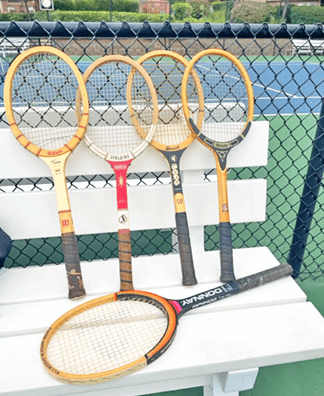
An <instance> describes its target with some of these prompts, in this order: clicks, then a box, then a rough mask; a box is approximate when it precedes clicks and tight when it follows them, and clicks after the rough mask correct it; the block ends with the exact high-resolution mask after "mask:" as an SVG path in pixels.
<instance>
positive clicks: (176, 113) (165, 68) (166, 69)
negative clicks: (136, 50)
mask: <svg viewBox="0 0 324 396" xmlns="http://www.w3.org/2000/svg"><path fill="white" fill-rule="evenodd" d="M142 66H143V67H144V68H145V70H146V71H147V72H148V73H149V75H150V77H151V79H152V81H153V84H154V87H155V89H156V92H157V96H158V106H159V118H158V125H157V128H156V132H155V134H154V141H156V142H158V143H161V144H164V145H167V146H171V145H178V144H181V143H182V142H183V141H185V140H186V139H187V138H188V137H189V136H190V134H191V131H190V129H189V128H188V126H187V123H186V120H185V118H184V114H183V109H182V100H181V82H182V78H183V74H184V71H185V68H186V66H185V65H184V64H183V63H181V62H180V61H178V60H176V59H174V58H172V57H171V56H170V57H169V56H154V57H152V58H150V59H148V60H147V61H145V62H143V64H142ZM189 85H190V100H191V99H192V97H193V96H195V95H196V96H197V95H198V94H197V92H196V91H197V89H196V84H195V82H194V80H193V79H192V78H191V79H190V80H189ZM198 107H199V106H198V105H197V102H196V101H194V100H192V105H191V112H192V117H193V118H194V119H195V120H197V118H198V110H199V109H198Z"/></svg>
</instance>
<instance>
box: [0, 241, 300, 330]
mask: <svg viewBox="0 0 324 396" xmlns="http://www.w3.org/2000/svg"><path fill="white" fill-rule="evenodd" d="M234 263H235V274H236V276H237V277H238V278H240V277H243V276H247V275H250V274H252V273H255V272H259V271H262V270H264V269H268V268H271V267H274V266H276V265H277V261H276V259H275V257H274V256H273V255H272V254H271V253H270V251H269V250H268V249H267V248H265V247H258V248H246V249H234ZM194 264H195V269H196V275H197V279H198V282H199V284H198V285H196V286H193V287H190V288H188V287H183V286H182V285H181V272H180V260H179V255H178V254H170V255H167V256H161V255H155V256H153V257H148V256H140V257H137V258H133V277H134V285H135V287H136V288H137V289H139V290H148V291H151V292H153V293H157V294H158V295H162V296H164V297H166V298H175V299H180V298H184V297H187V296H191V295H193V294H196V293H199V292H203V291H206V290H209V289H211V288H212V287H214V286H217V285H218V284H220V282H219V267H220V265H219V252H218V251H210V252H205V253H202V254H195V255H194ZM82 271H83V278H84V283H85V287H86V291H87V297H86V298H83V299H81V300H77V301H70V300H68V299H67V298H66V290H67V285H66V275H65V268H64V265H59V266H53V265H52V266H46V267H44V268H39V267H29V268H26V269H25V270H19V269H12V270H9V271H7V272H6V273H5V274H4V275H2V276H1V277H0V317H1V318H2V319H1V326H0V337H1V336H8V335H12V334H29V333H35V332H42V331H45V330H46V329H47V328H48V327H49V326H50V324H51V323H52V322H54V321H55V320H56V319H57V318H58V317H60V316H61V315H62V314H63V313H64V312H67V311H68V310H70V309H72V308H73V307H75V306H76V305H79V304H81V303H83V302H85V301H87V300H90V299H92V298H94V297H98V296H99V295H105V294H109V293H114V292H115V291H117V290H118V289H119V263H118V259H109V260H107V261H101V260H98V261H97V260H96V261H93V262H91V263H86V262H83V263H82ZM143 274H145V276H143ZM35 285H37V286H35ZM40 295H41V296H42V300H41V301H38V300H39V296H40ZM301 301H306V296H305V294H304V292H303V291H302V290H301V289H300V288H299V287H298V286H297V284H296V283H295V282H294V281H293V279H292V278H285V279H281V280H280V281H277V282H274V283H271V284H268V285H266V286H265V287H263V288H262V289H261V288H258V289H254V290H251V291H250V292H249V293H242V294H241V295H239V296H233V297H231V298H228V299H224V300H223V301H219V302H217V303H215V304H210V305H206V306H204V307H202V308H201V309H199V310H197V311H195V310H193V311H191V312H190V314H194V313H196V312H198V313H203V312H214V311H223V310H229V309H230V310H232V309H242V308H248V307H254V306H262V305H277V304H284V303H292V302H301Z"/></svg>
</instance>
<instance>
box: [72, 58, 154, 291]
mask: <svg viewBox="0 0 324 396" xmlns="http://www.w3.org/2000/svg"><path fill="white" fill-rule="evenodd" d="M131 73H132V79H131V81H130V79H129V76H130V74H131ZM83 78H84V81H85V83H86V87H87V90H88V95H89V102H90V117H89V124H88V128H87V131H86V134H85V136H84V141H85V142H86V144H87V145H88V147H89V148H90V149H91V150H92V151H93V152H94V153H95V154H96V155H98V156H99V157H100V158H102V159H104V160H105V161H107V162H108V163H109V164H110V165H111V167H112V168H113V170H114V172H115V176H116V191H117V210H118V248H119V264H120V290H133V289H134V287H133V279H132V247H131V235H130V229H129V215H128V199H127V184H126V179H127V170H128V167H129V165H130V164H131V162H132V161H133V159H134V158H136V157H137V156H139V155H140V154H141V153H142V152H143V151H144V150H145V149H146V148H147V147H148V145H149V142H150V141H151V139H152V137H153V134H154V132H155V129H156V124H157V119H158V106H157V97H156V92H155V89H154V87H153V84H152V81H151V79H150V77H149V75H148V74H147V73H146V71H145V70H144V69H143V68H142V67H141V66H140V65H138V64H137V63H136V62H135V61H133V60H132V59H131V58H128V57H126V56H119V55H109V56H105V57H103V58H100V59H98V60H97V61H95V62H94V63H92V64H91V65H90V66H89V67H88V68H87V70H86V71H85V73H84V76H83ZM80 105H81V101H80V98H79V97H78V100H77V113H78V114H79V115H81V110H80V109H81V107H80ZM134 125H136V128H135V127H134Z"/></svg>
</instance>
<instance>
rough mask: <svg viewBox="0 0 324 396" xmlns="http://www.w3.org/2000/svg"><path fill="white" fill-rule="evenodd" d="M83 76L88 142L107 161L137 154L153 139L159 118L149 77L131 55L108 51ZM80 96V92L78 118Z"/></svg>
mask: <svg viewBox="0 0 324 396" xmlns="http://www.w3.org/2000/svg"><path fill="white" fill-rule="evenodd" d="M130 74H131V75H132V81H130V79H129V76H130ZM83 78H84V81H85V83H86V87H87V90H88V95H89V102H90V119H89V123H88V128H87V131H86V134H85V137H84V141H85V143H86V144H87V145H88V146H89V148H90V149H91V150H92V151H93V152H94V153H95V154H97V155H98V156H99V157H101V158H103V159H105V160H107V161H114V162H118V161H126V160H132V159H134V158H136V157H137V156H138V155H139V154H141V153H142V152H143V151H144V150H145V149H146V148H147V146H148V144H149V142H150V141H151V140H152V137H153V134H154V132H155V128H156V124H157V120H158V106H157V97H156V92H155V89H154V86H153V84H152V81H151V79H150V77H149V76H148V74H147V73H146V71H145V70H144V69H143V68H142V67H141V66H140V65H138V64H137V63H136V62H135V61H133V60H132V59H131V58H128V57H126V56H122V55H108V56H105V57H103V58H99V59H97V60H96V61H95V62H93V63H92V64H91V65H90V66H89V67H88V68H87V70H86V71H85V73H84V76H83ZM81 99H82V98H81V97H80V96H78V100H77V117H78V119H80V116H81V105H82V100H81ZM132 120H133V121H132ZM134 123H135V124H136V125H137V126H138V129H139V130H140V133H137V130H136V128H135V126H134Z"/></svg>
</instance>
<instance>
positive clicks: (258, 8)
mask: <svg viewBox="0 0 324 396" xmlns="http://www.w3.org/2000/svg"><path fill="white" fill-rule="evenodd" d="M276 11H277V9H276V8H275V7H274V6H271V5H269V4H267V3H260V2H256V1H243V2H241V3H238V4H234V7H233V10H232V13H231V20H233V21H234V22H240V23H243V22H248V23H262V22H272V21H273V19H274V18H275V17H274V15H273V14H274V13H276Z"/></svg>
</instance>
